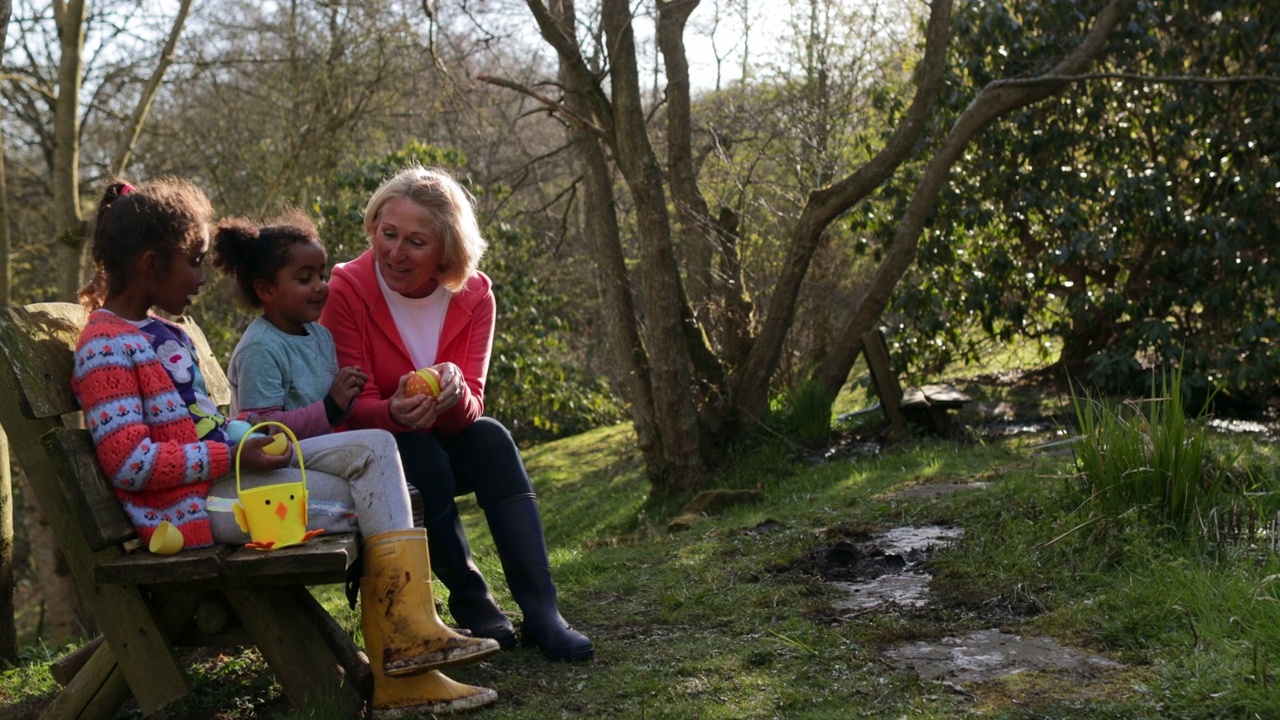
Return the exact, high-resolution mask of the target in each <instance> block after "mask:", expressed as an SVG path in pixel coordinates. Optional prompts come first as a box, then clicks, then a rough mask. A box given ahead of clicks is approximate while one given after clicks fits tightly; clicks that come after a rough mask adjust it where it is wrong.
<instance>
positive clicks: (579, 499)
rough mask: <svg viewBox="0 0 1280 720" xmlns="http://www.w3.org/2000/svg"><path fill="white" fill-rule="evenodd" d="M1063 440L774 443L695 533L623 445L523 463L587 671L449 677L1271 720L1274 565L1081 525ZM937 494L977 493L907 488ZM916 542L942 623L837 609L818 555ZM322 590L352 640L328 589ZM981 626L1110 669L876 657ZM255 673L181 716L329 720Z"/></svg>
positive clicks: (529, 456) (1225, 549)
mask: <svg viewBox="0 0 1280 720" xmlns="http://www.w3.org/2000/svg"><path fill="white" fill-rule="evenodd" d="M853 402H854V403H855V404H856V402H857V401H856V400H855V401H853ZM1050 437H1051V436H1049V435H1040V436H1030V437H1028V436H1016V437H1013V438H1009V439H1003V440H998V441H994V440H986V441H982V440H965V441H960V442H956V441H945V440H938V439H933V438H926V437H907V438H904V439H903V440H901V441H899V442H897V443H895V444H893V445H890V446H887V447H886V448H885V449H884V450H883V451H882V452H881V454H880V455H878V456H875V457H872V458H864V459H858V460H848V461H840V462H831V463H826V464H818V465H812V464H809V463H807V462H801V461H799V460H798V459H797V457H796V456H794V455H793V452H794V450H793V449H792V447H791V446H789V445H787V444H785V443H782V442H778V441H776V440H772V439H769V438H765V439H764V440H762V441H761V443H763V444H759V445H756V446H755V447H752V448H750V449H742V450H739V451H737V453H736V454H735V455H734V456H733V457H732V458H731V459H730V462H729V465H728V467H726V469H725V470H724V472H723V473H722V474H721V475H720V476H719V477H718V478H717V479H716V480H715V481H714V483H713V484H714V485H715V486H716V487H724V488H741V489H758V490H760V491H761V492H762V493H763V494H764V497H765V502H764V503H761V504H752V505H743V506H735V507H732V508H730V509H729V510H727V511H725V512H723V513H722V514H718V515H714V516H706V517H701V518H699V519H698V521H697V522H696V523H694V524H693V526H692V527H691V528H690V529H688V530H685V531H682V532H672V531H668V529H667V525H666V522H667V520H668V519H670V518H671V517H673V516H675V515H676V514H677V513H678V511H679V509H680V507H681V506H682V505H683V503H684V502H685V501H686V500H688V499H689V498H687V497H674V498H664V499H660V500H659V499H654V498H651V497H650V496H649V495H648V485H647V482H646V480H645V479H644V477H643V474H642V472H641V466H640V458H639V457H638V455H637V453H636V452H635V451H634V449H633V443H632V436H631V432H630V430H629V428H627V427H623V426H619V427H612V428H605V429H601V430H597V431H594V432H590V433H586V434H584V435H580V436H577V437H573V438H568V439H566V440H562V441H558V442H555V443H549V444H546V445H542V446H539V447H535V448H532V449H530V450H529V451H527V453H526V462H527V464H528V467H529V470H530V473H531V475H532V476H533V477H534V481H535V484H536V485H537V489H538V492H539V495H540V498H541V503H542V511H543V516H544V519H545V524H546V532H547V537H548V542H549V544H550V546H551V547H552V549H553V552H552V564H553V566H554V572H555V578H556V581H557V583H558V585H559V588H560V599H561V609H562V611H563V612H564V614H565V616H566V617H567V618H568V619H569V620H570V621H571V622H572V623H573V624H574V625H575V626H576V627H578V628H580V629H582V630H584V631H585V632H587V633H588V634H589V635H590V636H591V637H592V639H593V641H594V642H595V643H596V648H597V650H596V658H595V659H594V661H592V662H589V663H577V664H564V663H554V664H553V663H548V662H546V661H545V660H544V659H543V658H542V657H541V655H540V654H538V653H537V652H536V651H534V650H531V649H526V648H518V649H516V650H512V651H507V652H503V653H501V654H499V655H497V656H495V657H494V658H493V659H490V660H488V661H486V662H482V663H479V664H476V665H472V666H467V667H463V668H455V669H451V670H449V672H448V674H449V675H450V676H451V677H454V678H455V679H458V680H461V681H464V682H470V683H475V684H481V685H485V686H488V687H492V688H494V689H496V690H497V691H498V693H499V696H500V700H499V702H498V704H497V705H495V706H493V707H492V708H491V709H488V710H485V711H481V712H479V713H477V714H476V715H475V716H476V717H486V716H487V717H494V718H499V717H500V718H504V720H505V719H507V718H511V719H515V720H521V719H525V718H527V719H529V720H533V719H535V718H536V719H538V720H542V719H544V718H547V717H570V716H572V717H610V718H635V719H637V720H639V719H649V718H704V719H712V718H775V717H781V718H856V717H869V718H900V717H901V718H905V717H911V718H939V719H940V718H954V717H960V716H966V717H980V718H1010V719H1012V718H1107V717H1114V718H1166V717H1175V718H1220V717H1221V718H1227V717H1230V718H1236V717H1239V718H1245V717H1280V693H1277V692H1275V690H1276V688H1275V684H1276V682H1277V677H1276V676H1277V674H1278V673H1280V602H1278V601H1280V580H1277V579H1276V578H1278V577H1280V564H1278V563H1277V562H1276V560H1275V558H1274V557H1272V556H1271V555H1270V554H1269V553H1266V552H1258V551H1256V550H1254V549H1251V548H1249V547H1247V546H1224V545H1216V546H1212V545H1210V546H1206V545H1205V544H1196V545H1191V544H1182V543H1179V542H1176V541H1171V540H1170V539H1169V537H1168V535H1167V533H1165V532H1164V531H1163V530H1162V529H1161V528H1160V527H1157V526H1153V525H1149V524H1144V523H1139V522H1133V523H1099V522H1093V523H1089V522H1088V519H1089V517H1090V516H1089V515H1088V513H1087V512H1086V510H1085V508H1083V507H1082V506H1081V504H1080V501H1079V495H1078V493H1077V491H1076V486H1077V483H1078V478H1077V476H1076V468H1075V465H1074V461H1073V459H1072V457H1071V456H1070V455H1052V454H1047V453H1044V452H1042V451H1041V450H1039V449H1038V447H1037V446H1038V444H1040V443H1041V442H1043V441H1044V440H1046V439H1049V438H1050ZM1211 442H1215V443H1216V442H1220V441H1219V440H1218V439H1216V438H1215V439H1212V440H1211ZM1232 442H1235V443H1238V442H1239V441H1232ZM1248 454H1249V457H1250V458H1251V459H1250V462H1251V463H1252V464H1253V466H1254V467H1256V468H1267V467H1271V468H1274V467H1275V454H1274V451H1273V448H1272V447H1271V446H1266V445H1250V447H1249V451H1248ZM1264 475H1265V473H1261V472H1260V473H1258V476H1259V477H1263V476H1264ZM1270 477H1271V479H1272V480H1273V479H1274V472H1272V473H1271V475H1270ZM934 483H958V484H974V483H983V484H984V485H985V489H983V490H980V491H968V492H959V493H955V494H952V495H945V496H941V497H931V498H918V497H910V496H907V495H905V494H903V493H902V491H903V490H905V489H908V488H910V487H912V486H916V485H925V484H934ZM1257 489H1259V488H1255V490H1257ZM1271 489H1274V488H1271ZM463 511H464V521H465V522H466V524H467V526H468V528H469V529H470V534H471V538H472V546H473V550H474V553H475V556H476V559H477V562H478V564H479V565H480V567H481V569H482V571H483V572H484V573H485V575H486V576H487V577H488V578H489V579H490V580H491V582H492V584H493V587H494V592H495V594H496V595H497V596H498V599H499V602H500V603H501V604H502V605H503V606H504V607H506V608H507V609H508V610H515V605H514V603H513V602H512V601H511V599H510V595H509V593H508V592H507V589H506V586H505V584H504V583H503V582H502V580H501V578H502V573H501V570H500V568H499V566H498V562H497V558H496V555H495V554H494V551H493V545H492V541H491V540H490V538H489V536H488V532H487V530H486V529H485V527H484V523H483V521H482V516H481V514H480V513H479V511H478V509H477V508H476V507H475V505H474V503H473V502H470V501H467V502H464V504H463ZM907 524H916V525H920V524H943V525H948V526H955V527H959V528H962V529H963V531H964V534H963V536H962V538H961V539H959V540H958V541H957V542H955V543H954V544H952V545H951V546H949V547H947V548H945V549H941V550H939V551H938V552H936V553H935V555H934V557H933V560H932V561H931V563H930V569H931V571H932V572H933V574H934V580H933V583H932V595H933V603H932V605H931V606H930V607H928V608H925V609H922V610H904V609H899V608H894V607H885V608H881V609H879V610H876V611H874V612H867V613H863V614H858V615H855V616H852V617H844V618H841V616H840V613H838V612H835V611H833V606H834V602H835V601H836V600H837V599H839V597H840V594H839V592H838V591H837V590H836V589H835V588H834V587H833V586H832V585H830V584H828V583H826V582H823V581H822V580H821V579H820V578H818V577H815V575H814V573H813V571H812V566H811V565H810V564H806V562H805V560H806V559H809V558H813V557H815V553H819V552H820V551H822V549H823V548H826V547H829V546H831V544H832V543H833V542H835V541H836V540H837V539H839V538H842V537H849V536H851V535H852V534H854V533H857V532H865V531H875V530H880V529H886V528H890V527H895V526H899V525H907ZM437 589H438V590H439V592H440V594H441V595H443V593H444V590H443V589H442V588H441V587H440V585H439V584H437ZM322 595H323V598H324V601H325V603H326V606H327V607H329V608H330V609H331V611H333V612H334V613H335V615H336V616H337V617H338V618H339V621H340V622H342V623H343V624H344V625H346V626H347V627H349V628H352V629H353V630H354V629H356V628H358V626H359V623H358V616H357V615H356V614H355V613H352V612H350V611H348V610H347V609H346V604H345V600H343V599H342V598H341V593H340V592H338V591H337V589H336V588H329V589H326V590H325V591H324V592H323V594H322ZM992 627H998V628H1001V629H1003V630H1006V631H1008V632H1013V633H1020V634H1026V635H1047V636H1050V637H1053V638H1055V639H1057V640H1058V641H1059V642H1061V643H1063V644H1066V645H1070V646H1074V647H1078V648H1080V649H1082V650H1084V651H1087V652H1091V653H1096V654H1100V655H1103V656H1105V657H1108V658H1110V659H1112V660H1115V661H1118V662H1119V663H1121V665H1120V666H1118V667H1116V668H1114V669H1111V670H1105V671H1095V672H1093V673H1090V674H1088V675H1080V674H1061V673H1052V672H1026V673H1020V674H1018V675H1014V676H1008V677H1005V678H1001V679H998V680H993V681H989V682H985V683H978V684H974V685H966V686H965V687H963V688H961V687H959V686H956V685H954V684H951V685H948V684H946V683H937V682H926V681H921V680H919V679H918V678H917V677H915V676H914V675H913V674H911V673H909V672H906V671H903V670H901V669H899V668H898V667H896V666H895V665H893V664H892V663H890V662H889V661H888V660H887V659H886V657H885V655H884V651H886V650H888V649H890V648H893V647H896V646H899V645H902V644H905V643H909V642H915V641H919V640H936V639H939V638H943V637H948V636H957V635H961V634H964V633H967V632H970V631H974V630H981V629H986V628H992ZM58 654H59V653H58V650H52V649H40V648H29V649H28V652H27V654H26V656H25V659H24V661H23V663H22V664H21V665H19V666H17V667H15V668H11V669H9V670H6V671H5V672H4V674H3V676H2V677H0V715H4V716H5V717H10V716H11V715H13V716H18V715H15V714H14V713H12V712H11V710H13V709H14V708H27V709H31V708H33V707H36V706H37V705H38V704H39V703H41V702H47V700H48V698H49V697H50V696H51V693H52V692H53V689H54V688H53V684H52V681H50V680H49V679H48V675H47V663H48V662H49V660H50V659H52V658H53V657H56V656H57V655H58ZM255 668H256V670H255ZM260 668H261V665H260V663H259V662H258V661H257V659H256V658H255V657H253V656H252V655H251V654H248V653H241V654H239V655H232V656H225V657H222V658H214V659H209V658H205V659H203V661H202V662H201V663H200V664H199V665H198V667H197V670H196V675H197V698H196V700H194V701H192V705H191V708H190V711H189V712H185V713H184V714H183V715H182V716H183V717H190V718H196V720H206V719H207V720H213V719H214V718H218V719H219V720H232V719H236V718H274V717H280V718H324V717H326V715H325V713H324V709H323V708H308V709H302V710H296V709H290V708H288V706H287V705H285V704H282V703H280V702H279V700H278V694H279V690H278V688H276V687H274V685H272V684H271V683H270V680H269V674H266V673H261V672H260ZM263 678H266V679H265V680H263ZM23 703H26V704H23ZM264 705H265V706H266V708H267V709H266V710H263V709H261V707H262V706H264ZM255 706H258V709H255ZM32 716H33V715H32Z"/></svg>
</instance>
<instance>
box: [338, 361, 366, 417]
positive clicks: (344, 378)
mask: <svg viewBox="0 0 1280 720" xmlns="http://www.w3.org/2000/svg"><path fill="white" fill-rule="evenodd" d="M368 380H369V376H368V375H366V374H365V373H363V372H361V370H360V366H358V365H357V366H355V367H344V368H341V369H340V370H338V374H337V375H335V376H334V378H333V384H332V385H330V386H329V396H330V397H332V398H333V400H334V402H336V403H338V407H340V408H342V409H343V410H346V409H348V408H350V407H351V401H352V400H354V399H355V398H356V396H357V395H359V394H360V392H361V391H363V390H364V384H365V382H366V381H368Z"/></svg>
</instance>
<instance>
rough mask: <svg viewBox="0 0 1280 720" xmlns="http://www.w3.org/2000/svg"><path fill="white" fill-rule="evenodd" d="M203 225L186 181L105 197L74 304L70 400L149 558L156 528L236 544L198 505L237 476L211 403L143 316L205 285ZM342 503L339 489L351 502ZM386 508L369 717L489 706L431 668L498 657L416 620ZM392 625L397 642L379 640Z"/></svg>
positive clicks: (370, 641) (164, 325)
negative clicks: (76, 328)
mask: <svg viewBox="0 0 1280 720" xmlns="http://www.w3.org/2000/svg"><path fill="white" fill-rule="evenodd" d="M212 214H213V211H212V208H211V207H210V205H209V201H208V199H207V198H206V197H205V196H204V193H202V192H201V191H200V190H199V189H198V188H196V187H195V186H194V185H193V184H191V183H189V182H187V181H184V180H178V179H173V178H163V179H158V180H155V181H153V182H150V183H146V184H143V185H139V186H137V187H135V186H132V185H129V184H127V183H120V182H118V183H115V184H113V185H111V186H110V187H108V188H107V191H106V192H105V193H104V195H103V198H102V201H101V203H100V204H99V207H98V217H97V224H96V226H95V228H94V234H93V245H92V253H93V259H94V262H95V264H96V266H97V267H96V274H95V276H94V279H93V281H92V282H90V284H89V285H88V286H86V287H85V288H84V290H82V291H81V293H80V296H81V301H82V302H83V303H84V304H85V305H86V306H87V307H88V308H89V309H90V310H91V311H92V312H91V313H90V314H89V319H88V322H87V323H86V324H85V328H84V330H83V332H82V333H81V335H80V339H79V342H78V343H77V348H76V353H75V368H74V375H73V377H72V387H73V389H74V390H75V393H76V397H77V399H78V400H79V402H80V406H81V408H82V409H83V410H84V414H85V418H86V422H87V424H88V426H89V431H90V435H91V436H92V438H93V442H94V446H95V448H96V450H97V455H98V460H99V462H100V463H101V464H102V468H103V470H104V472H105V473H106V475H107V477H108V478H109V479H110V480H111V483H112V485H113V486H114V488H115V491H116V495H117V497H119V498H120V502H121V504H122V505H123V507H124V509H125V512H126V514H127V515H128V516H129V518H130V520H131V521H132V523H133V525H134V527H135V528H136V530H137V532H138V536H139V538H140V539H141V540H142V542H143V544H144V545H146V544H148V543H149V542H150V538H151V535H152V534H153V533H154V532H155V529H156V527H157V526H158V525H159V524H160V523H161V522H163V521H167V522H169V523H171V524H173V525H174V526H175V527H176V528H177V529H178V531H179V532H180V533H181V535H182V538H183V542H184V546H185V547H192V548H195V547H205V546H208V545H212V544H213V543H214V542H233V541H235V540H237V539H239V538H238V537H237V538H231V537H227V536H224V535H223V533H222V532H221V531H219V530H218V529H217V528H216V527H215V524H214V523H212V522H211V521H210V515H209V511H208V507H207V502H206V499H207V497H208V495H209V492H210V485H211V483H213V482H215V481H219V480H223V481H225V478H226V477H227V475H228V474H229V473H230V471H231V469H232V467H231V465H232V459H231V458H232V453H233V452H235V447H234V443H233V442H231V439H230V437H229V436H228V434H227V420H226V418H225V417H224V416H223V415H222V414H221V413H220V412H219V411H218V409H217V408H216V407H215V406H214V405H213V403H212V401H210V400H209V397H208V392H207V390H206V389H205V383H204V378H203V376H202V375H201V374H200V367H199V364H198V361H197V357H198V356H197V354H196V352H195V349H194V347H193V345H192V343H191V340H190V338H189V337H188V336H187V335H186V333H184V332H183V331H182V329H181V328H179V327H178V326H177V325H175V324H173V323H171V322H169V321H167V320H164V319H162V318H160V317H157V316H155V315H153V314H151V308H152V307H156V308H159V309H160V310H162V311H164V312H166V313H169V314H171V315H178V314H181V313H182V312H183V311H184V310H186V308H187V306H188V305H189V303H190V301H191V298H192V297H194V296H195V295H196V293H197V292H199V290H200V287H201V286H202V285H203V284H204V282H205V276H204V269H203V261H204V257H205V254H206V252H207V251H208V248H209V222H210V219H211V216H212ZM242 442H243V444H244V447H243V448H240V466H241V469H242V470H244V471H248V472H250V473H256V474H258V475H261V476H262V477H266V478H273V480H272V482H288V481H289V480H290V478H287V477H283V476H284V475H287V474H288V473H289V472H290V471H289V470H288V469H287V468H288V466H289V464H290V462H291V461H292V459H293V458H292V453H291V452H286V453H285V454H284V455H280V456H275V455H270V454H268V453H266V452H264V450H263V448H264V446H265V445H267V443H268V442H269V439H268V438H264V437H248V438H246V439H244V440H242ZM304 452H305V449H304ZM393 456H394V453H393ZM308 480H310V478H308ZM402 482H403V481H402ZM331 484H332V483H324V484H322V485H324V486H325V487H328V486H329V485H331ZM350 497H351V493H350V490H348V491H347V494H346V499H347V501H348V503H349V502H350ZM382 504H383V505H386V506H392V507H382V508H370V510H371V513H370V517H371V518H383V517H386V518H392V519H393V520H389V521H386V523H387V525H388V526H392V527H394V529H393V530H389V531H386V532H381V533H378V534H376V535H375V534H369V533H366V536H367V541H366V555H365V558H366V560H365V564H366V569H367V574H366V577H365V579H364V581H363V582H364V583H366V584H367V585H366V587H368V592H367V593H366V596H365V598H366V603H365V606H366V613H365V615H366V618H367V617H368V616H370V615H373V614H375V613H374V611H373V609H372V608H371V607H369V606H371V605H372V606H376V607H377V613H376V614H378V615H379V618H380V619H381V620H382V621H383V625H384V626H383V627H377V628H373V632H370V630H369V629H368V628H369V624H368V622H366V628H367V629H366V633H365V634H366V644H367V645H369V646H370V647H369V654H370V655H371V656H373V657H374V658H375V660H374V662H373V670H374V673H375V678H376V679H377V681H378V683H379V684H381V685H383V686H384V687H382V688H381V689H380V690H381V694H380V692H379V689H375V691H374V713H375V715H382V716H387V715H391V714H399V713H401V712H404V711H405V710H407V709H412V710H415V711H422V712H440V711H445V710H457V709H463V708H469V707H476V706H479V705H484V704H487V703H489V702H492V701H493V700H495V699H496V698H497V695H496V693H494V692H493V691H492V690H488V689H486V688H477V687H471V686H468V685H462V684H459V683H455V682H453V681H451V680H449V679H448V678H446V677H444V676H443V675H441V674H440V673H439V672H438V671H436V670H435V669H434V668H437V667H443V666H445V665H453V664H458V663H459V662H465V661H472V660H477V659H480V658H482V657H485V656H487V655H488V654H491V653H492V652H494V651H496V650H497V649H498V648H497V645H496V643H490V644H487V643H485V642H481V641H478V640H475V639H472V638H466V637H461V636H458V635H456V634H454V633H452V632H451V631H449V630H448V628H445V627H444V626H443V624H441V623H439V620H438V619H435V618H434V614H432V618H428V619H426V620H424V619H421V618H420V617H419V616H420V614H421V613H422V612H423V609H424V608H430V609H432V610H434V603H433V602H432V599H431V594H430V583H431V581H430V576H429V575H423V574H420V573H418V572H417V569H418V568H419V567H420V566H421V563H418V562H417V558H418V556H421V557H423V558H425V556H426V553H427V549H426V538H425V534H424V533H422V531H420V530H417V531H415V530H413V529H412V527H411V522H410V521H409V520H408V518H409V513H408V502H407V498H406V497H404V495H403V494H401V495H398V496H392V497H391V498H389V499H387V500H385V501H383V503H382ZM360 518H361V519H363V518H364V514H363V512H361V514H360ZM419 546H420V547H419ZM391 574H395V575H396V576H397V577H399V578H400V579H401V582H402V583H403V582H404V579H406V578H407V579H408V580H409V582H408V587H407V588H403V587H402V588H396V590H398V591H399V592H398V593H393V592H391V590H392V588H390V587H388V586H387V583H386V576H389V575H391ZM418 603H425V605H423V607H417V606H416V605H417V604H418ZM431 619H434V620H435V622H434V623H432V622H430V620H431ZM392 623H394V628H395V629H396V631H397V633H398V635H397V636H395V637H391V636H390V633H389V632H387V629H388V627H387V626H389V625H391V624H392ZM393 676H394V677H393Z"/></svg>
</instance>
